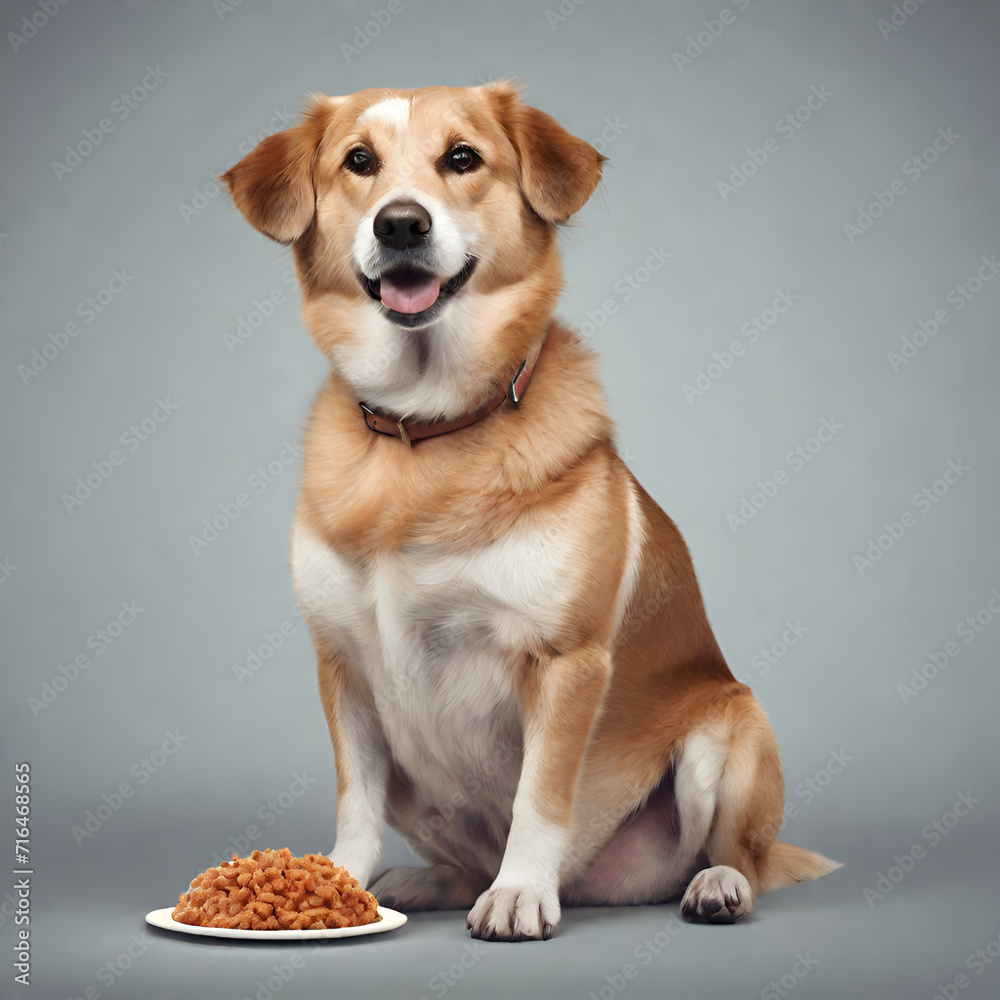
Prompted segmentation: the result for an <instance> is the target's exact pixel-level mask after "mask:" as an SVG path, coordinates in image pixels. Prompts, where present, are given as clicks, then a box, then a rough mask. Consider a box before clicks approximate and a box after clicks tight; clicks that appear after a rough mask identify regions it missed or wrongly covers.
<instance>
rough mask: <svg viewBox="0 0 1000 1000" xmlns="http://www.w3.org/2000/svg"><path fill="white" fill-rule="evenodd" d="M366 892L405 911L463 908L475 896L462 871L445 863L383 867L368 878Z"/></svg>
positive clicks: (383, 902) (384, 904)
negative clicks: (378, 872) (425, 866)
mask: <svg viewBox="0 0 1000 1000" xmlns="http://www.w3.org/2000/svg"><path fill="white" fill-rule="evenodd" d="M368 891H369V892H370V893H371V894H372V895H373V896H374V897H375V898H376V899H377V900H378V901H379V903H381V904H382V905H383V906H388V907H389V908H390V909H393V910H401V911H403V912H405V913H414V912H417V911H419V910H458V909H463V908H465V907H466V906H469V905H470V904H471V902H472V901H473V900H474V899H475V898H476V897H475V892H473V891H472V890H471V889H469V888H468V885H467V882H466V880H465V878H464V876H463V875H462V873H461V872H460V871H459V870H458V869H457V868H453V867H451V866H449V865H432V866H431V867H430V868H387V869H386V870H385V871H384V872H382V873H381V874H379V875H377V876H376V877H375V878H374V879H372V882H371V884H370V885H369V886H368Z"/></svg>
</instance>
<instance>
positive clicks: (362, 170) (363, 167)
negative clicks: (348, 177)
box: [344, 149, 378, 177]
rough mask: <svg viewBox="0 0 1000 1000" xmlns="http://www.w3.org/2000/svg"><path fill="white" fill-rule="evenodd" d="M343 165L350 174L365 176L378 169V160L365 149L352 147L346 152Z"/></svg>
mask: <svg viewBox="0 0 1000 1000" xmlns="http://www.w3.org/2000/svg"><path fill="white" fill-rule="evenodd" d="M344 166H345V167H347V169H348V170H350V171H351V173H352V174H360V175H361V176H362V177H365V176H367V175H368V174H374V173H375V172H376V171H377V170H378V160H376V159H375V157H374V156H373V155H372V154H371V153H369V152H368V150H367V149H352V150H351V151H350V152H349V153H348V154H347V159H345V160H344Z"/></svg>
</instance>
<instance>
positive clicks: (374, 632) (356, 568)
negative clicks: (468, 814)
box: [292, 525, 574, 799]
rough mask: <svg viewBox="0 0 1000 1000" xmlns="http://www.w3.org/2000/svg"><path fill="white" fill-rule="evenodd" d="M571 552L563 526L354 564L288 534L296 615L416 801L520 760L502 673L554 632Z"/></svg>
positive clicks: (509, 689)
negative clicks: (352, 675)
mask: <svg viewBox="0 0 1000 1000" xmlns="http://www.w3.org/2000/svg"><path fill="white" fill-rule="evenodd" d="M572 545H573V539H572V532H571V531H566V530H565V528H563V529H562V530H561V531H559V532H555V531H553V532H548V531H543V530H540V529H539V530H534V531H531V532H528V533H526V532H523V531H521V532H509V533H507V534H505V535H504V536H503V537H502V538H500V539H498V540H496V541H495V542H492V543H490V544H488V545H485V546H482V547H479V548H476V549H474V550H471V551H466V552H463V553H461V554H449V553H447V552H442V551H441V550H440V549H439V548H438V547H435V546H430V545H416V546H408V547H406V548H404V549H401V550H399V551H397V552H393V553H389V554H383V555H379V556H377V557H374V558H373V559H371V560H370V561H368V562H366V564H365V565H360V564H358V563H356V562H353V561H350V560H347V559H345V558H343V557H341V556H340V555H338V554H337V553H336V552H334V551H333V550H332V549H330V548H329V547H328V546H327V545H326V544H325V543H323V542H322V541H320V540H318V539H316V538H315V537H313V536H311V535H310V534H309V533H308V532H306V531H305V530H304V529H303V528H302V527H301V526H298V525H297V526H296V528H295V530H294V533H293V539H292V574H293V580H294V583H295V589H296V592H297V594H298V598H299V603H300V605H301V606H302V609H303V612H304V613H305V615H306V616H307V618H308V620H309V621H310V623H311V625H312V626H313V627H314V628H315V629H317V630H318V631H319V632H320V633H321V634H323V635H324V636H325V637H327V638H328V639H329V641H331V642H332V643H333V644H334V645H335V647H336V648H337V649H338V650H340V651H341V652H342V653H343V655H344V657H345V658H346V660H347V662H348V664H349V665H350V667H351V669H352V670H353V671H356V672H357V674H358V675H359V676H360V678H361V680H362V683H363V684H365V685H366V686H367V687H368V689H369V690H370V692H371V696H372V700H373V701H374V704H375V708H376V711H377V714H378V716H379V720H380V722H381V725H382V729H383V732H384V734H385V738H386V740H387V742H388V744H389V747H390V749H391V752H392V754H393V756H394V758H395V759H396V761H397V762H398V763H399V764H400V765H401V766H402V768H403V770H404V771H406V772H408V773H410V774H412V775H420V780H421V785H422V786H423V787H422V788H421V793H422V795H427V796H429V797H430V798H432V799H433V798H434V797H447V796H450V795H453V794H454V793H455V791H456V790H458V791H461V789H463V788H467V787H468V785H469V783H470V780H477V779H479V778H482V776H483V774H484V769H487V770H486V773H488V770H489V769H490V768H493V769H494V770H495V763H493V762H495V761H496V760H498V759H501V760H507V761H509V760H511V759H512V756H519V755H520V740H521V716H520V707H519V705H518V702H517V696H516V692H515V688H514V685H513V678H512V671H511V667H512V665H513V664H514V662H515V661H516V659H517V658H518V657H519V656H522V655H524V653H525V652H530V651H531V650H540V649H542V648H543V647H544V645H545V644H546V643H547V642H549V641H551V639H552V637H553V636H554V635H555V634H556V633H557V631H558V628H559V625H560V615H561V614H564V613H565V608H566V606H567V604H568V600H569V598H570V596H571V593H572V587H573V583H574V581H573V574H572V573H570V572H569V570H568V566H569V564H570V559H569V557H570V554H571V549H572ZM507 770H508V771H509V770H510V769H509V768H508V769H507ZM510 777H511V779H512V781H511V788H510V789H509V793H510V795H511V796H512V795H513V790H514V785H515V784H516V778H517V775H516V773H514V774H512V775H511V776H510ZM428 786H429V787H428Z"/></svg>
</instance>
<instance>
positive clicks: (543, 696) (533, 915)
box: [467, 647, 611, 941]
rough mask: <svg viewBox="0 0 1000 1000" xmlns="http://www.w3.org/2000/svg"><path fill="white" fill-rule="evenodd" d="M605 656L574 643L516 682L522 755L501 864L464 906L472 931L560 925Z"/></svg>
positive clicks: (535, 933) (526, 931) (497, 935)
mask: <svg viewBox="0 0 1000 1000" xmlns="http://www.w3.org/2000/svg"><path fill="white" fill-rule="evenodd" d="M610 661H611V658H610V655H609V653H608V651H607V650H606V649H603V648H595V647H588V648H583V649H577V650H574V651H573V652H572V653H568V654H565V655H561V656H557V657H554V658H553V659H552V660H550V661H548V662H547V663H539V664H537V666H536V669H535V671H533V672H531V673H530V674H529V676H528V677H527V678H526V680H525V681H524V683H523V685H522V691H521V704H522V712H523V718H524V763H523V765H522V769H521V777H520V780H519V782H518V786H517V792H516V794H515V796H514V807H513V818H512V821H511V826H510V833H509V835H508V837H507V846H506V849H505V851H504V856H503V861H502V862H501V865H500V871H499V872H498V874H497V877H496V879H495V880H494V882H493V885H492V886H490V888H489V889H487V890H486V892H484V893H483V894H482V895H481V896H480V897H479V899H478V900H477V901H476V904H475V906H473V908H472V910H471V911H470V913H469V918H468V922H467V923H468V926H469V927H470V928H471V930H472V936H473V937H477V938H484V939H486V940H490V941H523V940H531V939H539V938H549V937H551V936H552V934H553V933H554V931H555V929H556V927H558V925H559V915H560V906H559V887H560V878H561V875H562V871H563V866H564V863H565V861H566V860H567V859H568V857H569V855H570V848H571V845H572V839H571V838H572V836H573V830H572V823H573V801H574V794H575V789H576V783H577V779H578V777H579V773H580V765H581V762H582V760H583V755H584V751H585V750H586V747H587V741H588V739H589V736H590V731H591V728H592V726H593V723H594V719H595V717H596V715H597V712H598V709H599V707H600V704H601V699H602V697H603V695H604V692H605V690H606V687H607V683H608V680H609V677H610Z"/></svg>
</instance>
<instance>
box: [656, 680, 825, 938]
mask: <svg viewBox="0 0 1000 1000" xmlns="http://www.w3.org/2000/svg"><path fill="white" fill-rule="evenodd" d="M676 784H677V804H678V810H679V814H680V826H681V843H682V845H687V846H688V848H691V847H693V846H694V842H695V841H697V840H698V839H699V838H702V837H704V839H703V842H702V845H701V853H702V854H703V855H704V856H705V857H706V858H707V859H708V864H709V867H707V868H704V869H703V870H702V871H700V872H698V873H697V874H696V875H695V876H694V878H693V879H692V880H691V882H690V884H689V885H688V887H687V891H686V892H685V893H684V896H683V898H682V900H681V913H682V914H683V915H684V916H685V917H686V918H687V919H688V920H708V921H711V922H713V923H732V921H734V920H736V919H737V918H739V917H742V916H745V915H746V914H748V913H750V912H751V911H752V910H753V907H754V902H755V900H756V898H757V893H758V892H760V891H764V890H768V889H777V888H779V887H780V886H783V885H791V884H792V883H793V882H801V881H804V880H805V879H813V878H819V877H820V876H821V875H825V874H827V872H831V871H833V870H834V869H835V868H839V867H840V865H839V864H837V862H835V861H831V860H830V859H829V858H825V857H823V856H822V855H821V854H816V853H814V852H812V851H805V850H803V849H802V848H798V847H792V846H791V845H790V844H780V843H779V844H776V843H775V841H774V838H775V837H776V836H777V834H778V831H779V830H780V829H781V822H782V819H783V817H784V794H785V791H784V782H783V780H782V777H781V765H780V763H779V760H778V747H777V742H776V740H775V738H774V733H773V732H772V731H771V727H770V725H769V723H768V721H767V717H766V716H765V715H764V712H763V709H761V707H760V705H758V703H757V702H756V701H755V700H754V698H753V697H752V695H750V694H749V692H746V693H744V694H743V695H738V696H737V697H736V698H734V699H732V700H731V701H729V702H728V703H727V704H726V706H725V707H724V708H723V710H722V712H721V713H720V715H719V717H718V718H717V719H716V720H713V721H710V722H708V723H706V724H704V725H702V726H700V727H698V728H697V729H695V730H694V731H693V732H692V733H691V734H690V735H689V736H688V737H687V739H686V740H685V741H684V745H683V748H682V750H681V751H680V756H679V760H678V763H677V782H676ZM685 827H686V829H685Z"/></svg>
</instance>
